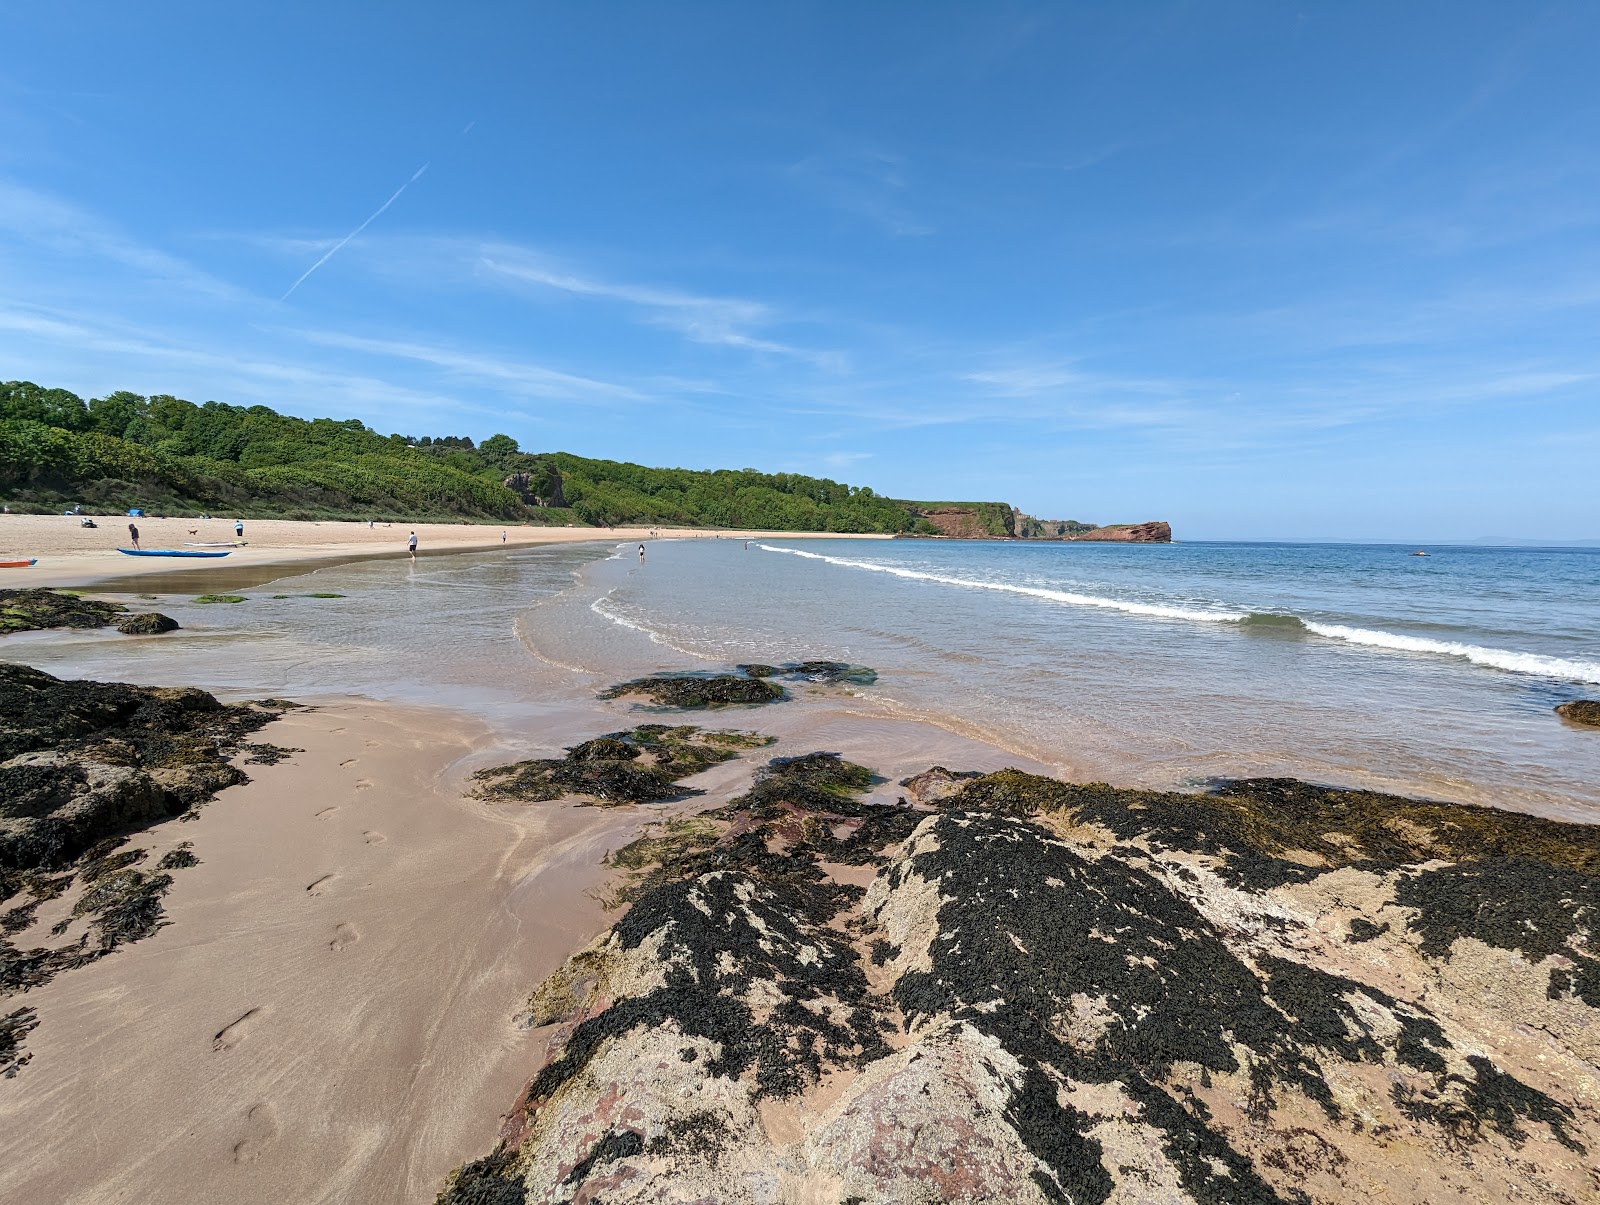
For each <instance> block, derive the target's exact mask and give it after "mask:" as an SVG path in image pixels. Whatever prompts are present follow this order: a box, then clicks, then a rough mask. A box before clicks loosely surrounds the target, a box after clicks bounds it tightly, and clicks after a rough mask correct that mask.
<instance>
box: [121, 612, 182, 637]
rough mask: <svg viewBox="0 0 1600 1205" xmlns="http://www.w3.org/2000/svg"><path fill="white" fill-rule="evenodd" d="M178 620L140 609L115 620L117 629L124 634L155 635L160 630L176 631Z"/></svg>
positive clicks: (160, 631)
mask: <svg viewBox="0 0 1600 1205" xmlns="http://www.w3.org/2000/svg"><path fill="white" fill-rule="evenodd" d="M177 630H178V621H177V620H176V619H170V618H168V617H167V616H165V615H161V614H158V613H157V612H155V611H142V612H140V613H139V614H138V615H129V616H128V617H127V618H125V619H119V620H118V621H117V631H119V632H121V633H122V634H123V635H124V636H156V635H159V634H160V633H162V632H176V631H177Z"/></svg>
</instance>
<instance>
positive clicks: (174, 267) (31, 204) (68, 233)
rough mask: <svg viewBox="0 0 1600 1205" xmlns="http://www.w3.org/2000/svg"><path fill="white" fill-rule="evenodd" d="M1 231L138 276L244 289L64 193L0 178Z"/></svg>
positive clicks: (213, 291)
mask: <svg viewBox="0 0 1600 1205" xmlns="http://www.w3.org/2000/svg"><path fill="white" fill-rule="evenodd" d="M0 231H4V232H5V233H6V234H7V235H8V236H9V237H10V238H11V239H13V240H15V241H17V242H19V243H21V244H23V245H26V246H32V247H35V248H39V249H43V250H45V251H48V252H52V253H55V254H64V255H67V256H71V257H74V258H79V259H90V260H97V261H101V262H107V261H108V262H110V263H113V264H117V265H120V266H121V267H124V268H128V269H130V270H132V271H134V272H135V273H137V274H139V275H140V276H142V277H145V278H148V279H153V280H159V281H162V282H164V283H166V284H169V285H175V286H178V287H180V288H182V289H184V290H185V291H186V292H190V293H196V294H200V295H203V296H206V297H212V298H233V299H237V298H239V297H241V296H243V294H242V293H241V291H240V290H238V289H237V288H235V287H234V286H232V285H230V284H228V283H226V282H224V281H222V280H220V279H218V278H217V277H215V276H213V275H211V274H210V273H208V272H206V271H204V270H202V269H200V268H197V267H195V266H194V265H193V264H191V263H188V262H187V261H185V260H183V259H180V258H179V257H177V256H175V255H171V254H169V253H167V252H165V251H162V250H160V249H158V248H155V247H152V246H150V245H149V244H148V243H145V242H141V241H140V240H138V239H135V238H133V237H131V236H130V235H128V234H127V233H126V232H125V231H123V230H120V229H119V228H117V227H116V226H115V225H114V224H112V223H109V222H106V221H104V220H103V219H101V218H100V217H98V216H97V215H95V214H93V213H91V212H89V211H88V210H86V209H84V208H82V207H81V206H79V205H76V204H74V203H73V202H71V201H68V200H66V199H64V198H62V197H58V196H54V195H52V194H49V193H44V192H39V191H36V190H34V189H31V188H26V187H23V186H22V185H18V184H15V183H11V182H7V181H0Z"/></svg>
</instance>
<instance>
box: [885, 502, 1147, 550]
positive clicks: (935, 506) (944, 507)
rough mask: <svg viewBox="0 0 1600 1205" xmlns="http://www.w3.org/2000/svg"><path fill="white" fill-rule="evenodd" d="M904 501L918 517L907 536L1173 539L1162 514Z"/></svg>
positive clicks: (1128, 541) (1113, 540) (1125, 540)
mask: <svg viewBox="0 0 1600 1205" xmlns="http://www.w3.org/2000/svg"><path fill="white" fill-rule="evenodd" d="M906 505H907V507H908V508H909V509H910V511H911V514H912V515H913V516H914V517H915V518H916V519H917V520H918V527H917V529H916V530H914V531H910V532H907V533H905V538H916V537H919V536H921V537H930V538H943V539H949V540H1051V541H1058V542H1070V541H1077V540H1087V541H1098V542H1106V543H1118V544H1170V543H1171V542H1172V525H1171V524H1169V523H1166V522H1164V521H1160V520H1154V521H1151V522H1148V523H1110V524H1106V525H1104V526H1101V525H1098V524H1094V523H1083V522H1080V521H1079V520H1077V519H1038V518H1035V517H1034V516H1033V515H1028V514H1024V513H1023V512H1022V511H1020V510H1017V509H1016V508H1015V507H1012V506H1008V505H1006V504H1005V503H998V502H938V503H928V502H910V503H907V504H906Z"/></svg>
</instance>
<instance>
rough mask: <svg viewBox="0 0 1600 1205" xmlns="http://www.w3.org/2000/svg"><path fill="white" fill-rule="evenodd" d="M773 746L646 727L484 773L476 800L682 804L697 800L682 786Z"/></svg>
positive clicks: (763, 740) (740, 736) (765, 740)
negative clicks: (682, 782) (721, 765)
mask: <svg viewBox="0 0 1600 1205" xmlns="http://www.w3.org/2000/svg"><path fill="white" fill-rule="evenodd" d="M771 743H772V741H771V738H770V737H764V736H758V735H756V734H753V733H748V732H731V731H720V732H702V731H701V730H700V729H698V728H693V727H688V726H683V727H669V726H668V725H665V724H645V725H642V726H640V727H638V728H635V729H633V730H631V731H629V732H614V733H611V734H610V735H608V736H603V737H597V738H595V739H594V740H590V741H584V742H583V743H582V744H578V745H574V746H572V748H570V749H568V750H567V754H566V756H565V757H547V758H536V759H533V760H530V761H521V762H514V763H512V764H511V765H507V766H494V767H492V768H490V769H485V770H479V771H477V772H476V773H475V774H473V778H474V779H475V780H476V781H477V782H478V783H479V784H481V785H479V786H478V787H477V788H476V789H475V791H474V792H473V793H474V794H475V795H477V797H478V798H480V799H504V800H515V801H518V802H523V803H538V802H542V801H545V800H550V799H565V798H568V797H572V796H579V797H583V798H587V799H590V800H593V801H594V802H596V803H600V804H604V805H610V806H616V805H620V804H627V803H653V802H658V801H661V800H667V799H683V798H685V797H687V796H690V795H695V794H698V793H699V792H697V791H695V790H693V789H692V788H689V787H683V786H680V785H679V782H680V780H682V779H684V778H688V777H689V776H690V775H693V774H698V773H699V772H700V771H701V770H704V769H706V768H707V767H709V766H714V765H717V764H718V763H720V762H725V761H728V760H729V759H731V758H734V757H737V756H738V755H739V754H740V753H741V752H742V751H744V750H746V749H753V748H757V747H759V746H761V745H767V744H771Z"/></svg>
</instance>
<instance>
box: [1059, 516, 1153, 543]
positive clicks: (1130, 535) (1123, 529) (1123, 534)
mask: <svg viewBox="0 0 1600 1205" xmlns="http://www.w3.org/2000/svg"><path fill="white" fill-rule="evenodd" d="M1064 538H1066V539H1068V540H1110V541H1114V542H1117V543H1122V544H1170V543H1172V525H1171V524H1170V523H1164V522H1160V521H1157V522H1153V523H1115V524H1112V525H1111V526H1110V527H1096V528H1095V529H1094V530H1093V531H1086V532H1083V533H1081V534H1080V535H1075V536H1066V537H1064Z"/></svg>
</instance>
